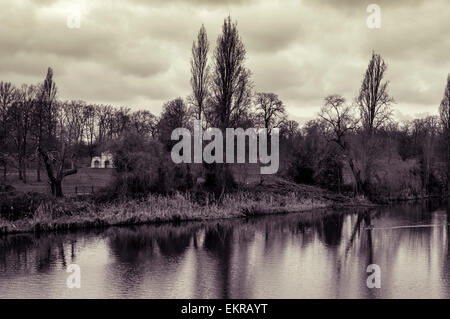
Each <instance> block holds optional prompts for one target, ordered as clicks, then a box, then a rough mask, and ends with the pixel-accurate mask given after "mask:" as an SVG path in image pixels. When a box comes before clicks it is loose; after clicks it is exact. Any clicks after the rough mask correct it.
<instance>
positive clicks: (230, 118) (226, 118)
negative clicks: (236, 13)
mask: <svg viewBox="0 0 450 319" xmlns="http://www.w3.org/2000/svg"><path fill="white" fill-rule="evenodd" d="M245 54H246V51H245V48H244V44H243V43H242V40H241V38H240V36H239V33H238V30H237V25H236V23H233V22H232V21H231V17H228V18H227V19H225V21H224V24H223V27H222V34H221V35H220V36H219V38H218V39H217V47H216V50H215V52H214V70H213V73H212V83H211V93H212V108H213V111H212V113H213V120H214V122H215V123H217V126H218V127H219V128H221V129H225V128H227V127H233V125H235V124H236V123H237V122H238V120H239V117H240V116H241V115H242V114H243V113H244V112H246V111H247V110H248V108H249V106H250V103H251V88H252V83H251V80H250V71H249V70H247V69H246V68H245V66H244V62H245Z"/></svg>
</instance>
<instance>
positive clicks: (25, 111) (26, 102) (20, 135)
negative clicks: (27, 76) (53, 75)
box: [10, 84, 36, 183]
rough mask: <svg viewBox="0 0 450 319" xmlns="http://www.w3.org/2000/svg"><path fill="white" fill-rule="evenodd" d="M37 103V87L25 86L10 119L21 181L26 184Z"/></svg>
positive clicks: (12, 108) (19, 92) (19, 94)
mask: <svg viewBox="0 0 450 319" xmlns="http://www.w3.org/2000/svg"><path fill="white" fill-rule="evenodd" d="M35 103H36V87H35V86H32V85H25V84H24V85H22V87H21V88H20V90H19V91H18V99H17V100H16V101H15V102H14V103H13V105H12V106H11V108H10V119H11V124H12V128H13V129H12V131H11V136H12V139H13V142H14V146H15V149H16V156H17V168H18V171H19V179H21V180H22V181H23V182H24V183H26V182H27V172H26V165H27V164H26V160H27V157H28V155H29V154H28V152H29V138H30V131H31V123H32V116H33V113H32V112H33V109H34V104H35Z"/></svg>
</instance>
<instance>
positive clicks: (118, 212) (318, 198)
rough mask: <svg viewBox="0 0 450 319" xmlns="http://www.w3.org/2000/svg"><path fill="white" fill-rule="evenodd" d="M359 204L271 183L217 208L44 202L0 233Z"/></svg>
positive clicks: (0, 224) (172, 200) (212, 204)
mask: <svg viewBox="0 0 450 319" xmlns="http://www.w3.org/2000/svg"><path fill="white" fill-rule="evenodd" d="M359 204H362V205H365V204H367V203H366V202H357V201H355V200H353V199H349V198H346V197H343V196H340V195H336V194H333V193H329V192H326V191H324V190H321V189H318V188H315V187H311V186H305V185H297V184H293V183H289V182H286V181H283V180H271V181H269V182H265V183H261V184H259V185H256V186H255V185H253V186H252V187H248V188H242V189H241V190H239V191H237V192H234V193H232V194H227V195H225V197H224V198H223V199H222V201H221V202H216V201H213V200H210V199H209V198H208V197H206V198H203V199H202V201H199V200H198V199H195V198H194V197H193V195H191V194H189V193H186V194H182V193H177V194H174V195H171V196H159V195H149V196H147V197H146V198H144V199H139V200H136V199H122V200H117V201H114V202H110V203H103V204H97V203H95V201H94V200H92V199H90V200H89V199H77V198H67V199H60V200H46V201H43V202H41V203H40V204H39V205H38V206H37V208H36V209H35V210H34V211H33V213H31V214H27V215H26V217H24V218H20V219H17V220H7V219H5V218H3V219H0V233H18V232H41V231H55V230H68V229H76V228H86V227H104V226H113V225H133V224H146V223H157V222H172V221H189V220H211V219H225V218H237V217H246V216H256V215H266V214H280V213H289V212H302V211H308V210H313V209H319V208H326V207H332V206H334V205H359Z"/></svg>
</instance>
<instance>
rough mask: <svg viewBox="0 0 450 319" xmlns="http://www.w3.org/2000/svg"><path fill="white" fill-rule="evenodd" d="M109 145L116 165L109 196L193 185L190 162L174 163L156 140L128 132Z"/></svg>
mask: <svg viewBox="0 0 450 319" xmlns="http://www.w3.org/2000/svg"><path fill="white" fill-rule="evenodd" d="M111 149H112V152H113V157H114V165H115V167H116V179H115V181H114V184H113V186H112V190H111V192H112V193H111V196H112V197H122V196H127V197H142V196H145V195H147V194H148V193H160V194H166V193H170V192H172V191H175V190H186V189H187V188H190V187H192V184H193V183H192V175H191V173H190V169H189V166H188V165H187V164H178V165H175V164H174V163H173V162H172V160H171V158H170V153H168V152H167V151H165V149H164V147H163V145H162V144H161V143H159V142H157V141H155V140H148V139H146V138H144V137H142V136H141V135H138V134H133V133H130V134H127V135H125V136H124V137H122V138H121V139H120V140H119V141H117V142H116V143H115V144H114V145H113V146H112V147H111Z"/></svg>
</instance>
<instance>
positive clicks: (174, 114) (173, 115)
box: [158, 97, 189, 151]
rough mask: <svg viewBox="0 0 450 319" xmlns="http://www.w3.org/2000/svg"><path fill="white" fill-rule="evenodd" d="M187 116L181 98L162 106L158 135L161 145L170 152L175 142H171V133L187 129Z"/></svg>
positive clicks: (186, 110)
mask: <svg viewBox="0 0 450 319" xmlns="http://www.w3.org/2000/svg"><path fill="white" fill-rule="evenodd" d="M188 121H189V114H188V109H187V107H186V104H185V103H184V101H183V99H182V98H180V97H179V98H176V99H174V100H171V101H169V102H167V103H165V104H164V105H163V111H162V114H161V118H160V120H159V122H158V135H159V140H160V141H161V143H163V144H164V146H165V147H166V149H167V150H168V151H170V150H171V149H172V147H173V145H175V144H176V141H172V140H171V134H172V131H173V130H174V129H176V128H179V127H187V126H188Z"/></svg>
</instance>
